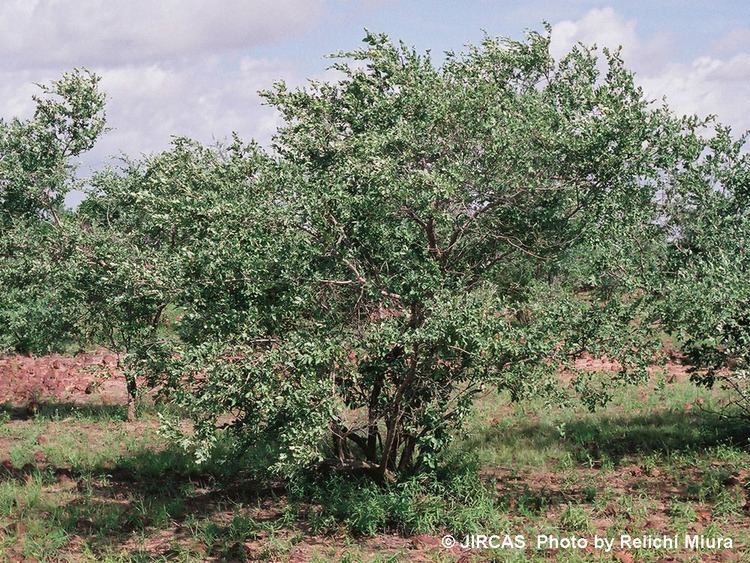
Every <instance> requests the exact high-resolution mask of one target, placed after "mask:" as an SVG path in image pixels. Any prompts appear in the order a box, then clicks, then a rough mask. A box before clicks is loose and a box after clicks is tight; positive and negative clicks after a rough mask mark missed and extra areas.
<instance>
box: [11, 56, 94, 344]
mask: <svg viewBox="0 0 750 563" xmlns="http://www.w3.org/2000/svg"><path fill="white" fill-rule="evenodd" d="M98 82H99V78H98V77H97V76H96V75H93V74H91V73H89V72H88V71H85V70H74V71H73V72H71V73H68V74H65V75H63V76H62V78H61V79H60V80H58V81H56V82H53V83H52V85H51V86H48V87H42V94H41V95H39V96H35V97H34V100H35V102H36V109H35V111H34V115H33V116H32V117H31V118H30V119H27V120H21V119H12V120H11V121H8V122H6V121H1V120H0V286H2V287H3V292H2V294H1V295H0V351H6V350H10V349H16V350H21V351H45V350H49V349H51V348H58V347H60V346H61V344H63V343H64V342H65V341H66V340H67V339H69V338H70V337H71V335H72V334H73V333H74V332H75V326H76V319H77V317H78V315H79V313H80V310H79V309H78V307H77V305H78V301H77V300H75V299H71V297H72V292H74V291H75V285H74V284H73V283H72V280H71V279H70V271H69V270H68V269H67V268H60V267H58V265H59V264H60V263H61V262H64V261H66V260H67V258H68V257H69V255H70V253H71V252H72V248H73V247H72V245H71V244H70V241H69V240H68V238H67V236H66V235H65V234H64V233H67V232H68V222H69V219H70V214H69V213H68V212H66V210H65V209H64V201H65V196H66V194H67V193H68V192H69V191H70V190H71V189H72V188H73V187H74V186H75V185H76V181H75V178H74V174H73V172H74V167H73V164H72V159H73V158H75V157H77V156H78V155H80V154H81V153H83V152H85V151H87V150H89V149H90V148H91V147H92V146H93V144H94V142H95V140H96V138H97V137H98V136H99V135H100V134H101V133H102V132H103V130H104V123H105V121H104V95H103V94H102V93H101V92H100V91H99V89H98Z"/></svg>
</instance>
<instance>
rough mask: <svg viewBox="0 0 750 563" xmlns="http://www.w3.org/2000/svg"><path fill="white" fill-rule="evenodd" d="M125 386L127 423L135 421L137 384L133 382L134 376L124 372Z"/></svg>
mask: <svg viewBox="0 0 750 563" xmlns="http://www.w3.org/2000/svg"><path fill="white" fill-rule="evenodd" d="M125 385H126V386H127V390H128V414H127V417H128V421H129V422H132V421H133V420H135V406H136V401H137V399H138V384H137V383H136V381H135V376H134V375H133V374H132V373H128V372H127V370H126V372H125Z"/></svg>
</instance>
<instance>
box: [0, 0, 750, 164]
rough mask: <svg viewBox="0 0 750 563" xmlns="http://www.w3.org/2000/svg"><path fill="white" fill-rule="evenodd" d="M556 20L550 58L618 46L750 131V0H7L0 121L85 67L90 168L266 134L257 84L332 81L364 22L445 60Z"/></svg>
mask: <svg viewBox="0 0 750 563" xmlns="http://www.w3.org/2000/svg"><path fill="white" fill-rule="evenodd" d="M545 20H546V21H548V22H550V24H552V26H553V34H552V36H553V44H552V50H553V54H557V55H559V54H562V53H564V52H565V50H566V49H568V48H569V47H570V46H571V45H572V44H574V43H575V42H577V41H582V42H584V43H592V42H596V43H598V44H599V45H603V44H606V45H609V46H617V45H620V44H621V45H622V46H623V55H624V58H625V60H626V62H627V63H628V65H629V66H630V67H631V68H633V69H634V70H635V71H636V73H637V77H638V81H639V82H640V83H641V85H642V86H643V87H644V89H645V90H646V92H647V93H648V94H649V96H651V97H653V98H655V99H658V98H661V97H662V96H666V97H667V99H668V100H669V102H670V104H671V105H672V106H673V107H674V108H675V109H676V110H677V111H679V112H684V113H699V114H707V113H715V114H718V116H719V117H720V119H721V120H723V121H724V122H726V123H729V124H730V125H732V126H733V127H734V128H735V130H745V129H749V128H750V112H749V111H748V99H750V2H739V1H724V2H722V1H714V2H708V1H706V2H698V1H677V0H661V1H658V0H652V1H641V0H638V1H618V2H593V1H587V0H579V1H572V0H571V1H556V2H542V1H535V0H526V1H523V2H520V1H506V2H493V1H489V0H471V1H470V0H464V1H455V2H448V1H432V2H430V1H426V0H419V1H416V0H414V1H406V0H402V1H398V0H363V1H360V2H357V1H354V0H161V1H159V0H127V1H124V0H3V1H2V2H0V116H2V117H6V118H7V117H10V116H14V115H19V116H25V115H28V114H29V112H30V111H31V110H32V107H33V106H32V103H31V95H32V94H33V93H34V92H35V91H36V86H34V83H38V82H46V81H48V80H51V79H53V78H55V77H56V76H59V74H60V72H62V71H64V70H66V69H69V68H72V67H74V66H87V67H89V68H91V69H93V70H95V71H96V72H98V73H99V74H101V76H102V86H103V88H104V90H105V91H106V92H107V93H108V96H109V103H108V122H109V125H110V127H111V128H112V130H111V131H110V132H109V133H108V134H107V135H106V136H105V137H104V138H103V139H102V141H101V142H100V143H99V145H98V146H97V147H96V148H95V149H94V150H93V151H92V153H91V154H90V155H88V156H87V157H86V158H85V159H84V167H89V168H90V167H92V166H93V167H98V166H101V165H102V164H103V163H105V162H107V161H108V158H109V157H110V156H112V155H117V154H118V153H123V152H124V153H127V154H130V155H133V156H137V155H138V154H139V153H144V152H151V151H157V150H160V149H163V148H165V147H166V146H167V145H168V144H169V141H170V136H171V135H187V136H190V137H193V138H196V139H198V140H200V141H203V142H212V141H213V140H215V139H224V138H226V137H227V136H228V135H229V134H230V133H231V132H232V131H237V132H238V133H239V134H240V135H241V136H242V137H244V138H247V139H249V138H251V137H252V138H256V139H258V140H260V141H261V142H264V143H265V142H268V140H269V139H270V136H271V135H272V134H273V131H274V130H275V128H276V126H277V125H278V124H279V118H278V116H277V115H276V114H275V113H274V112H273V111H272V110H271V109H270V108H267V107H264V106H262V104H261V100H260V98H259V97H258V95H257V90H258V89H260V88H265V87H268V86H270V85H271V83H272V82H273V81H274V80H277V79H285V80H287V81H288V82H289V83H291V84H293V85H301V84H304V82H305V80H306V79H307V78H326V77H327V76H330V75H329V74H327V73H326V70H325V69H326V66H327V65H328V64H329V63H330V61H327V60H326V59H325V58H324V55H326V54H328V53H331V52H334V51H337V50H346V49H351V48H355V47H357V46H358V45H359V42H360V40H361V38H362V36H363V29H364V28H368V29H370V30H373V31H384V32H387V33H389V34H390V35H391V36H392V37H394V38H399V39H403V40H404V41H405V42H406V43H408V44H410V45H414V46H416V47H417V48H418V49H420V50H426V49H430V50H431V51H432V52H433V53H434V54H436V55H438V54H439V53H441V52H442V51H445V50H449V49H452V50H460V49H461V48H462V46H463V45H464V44H466V43H467V42H476V41H478V40H479V39H481V37H482V35H483V32H487V33H488V34H490V35H498V36H509V37H516V38H518V37H521V36H522V34H523V32H524V30H525V29H529V28H533V29H541V22H542V21H545ZM435 58H439V57H438V56H436V57H435Z"/></svg>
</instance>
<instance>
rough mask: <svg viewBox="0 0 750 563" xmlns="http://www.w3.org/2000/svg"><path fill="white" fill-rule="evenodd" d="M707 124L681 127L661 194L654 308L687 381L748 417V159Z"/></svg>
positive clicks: (737, 141) (726, 133) (725, 133)
mask: <svg viewBox="0 0 750 563" xmlns="http://www.w3.org/2000/svg"><path fill="white" fill-rule="evenodd" d="M712 121H713V120H712V119H709V120H698V119H696V118H690V119H687V120H685V121H684V123H683V128H682V132H681V137H682V142H681V143H680V144H679V145H678V150H677V151H675V154H674V159H675V166H674V167H673V170H674V173H673V174H672V176H671V177H670V181H669V183H668V189H667V190H666V191H665V192H664V194H663V203H662V206H663V217H664V229H665V231H666V232H667V233H668V234H669V235H670V244H669V246H668V247H667V249H666V252H664V253H662V254H661V260H660V261H659V262H658V266H659V268H658V270H657V272H658V275H659V276H660V277H661V279H662V280H664V282H665V283H664V289H663V292H662V293H661V294H660V298H659V299H658V307H659V308H660V310H661V311H660V317H661V318H662V319H663V323H664V326H665V327H666V328H667V330H669V331H670V332H671V333H672V334H673V335H674V337H675V339H676V340H677V341H678V342H679V343H680V346H681V348H682V351H683V352H684V353H685V356H686V362H687V363H688V364H689V365H690V366H691V369H692V372H693V379H694V380H696V381H697V382H699V383H701V384H705V385H708V386H712V385H714V384H715V383H717V382H720V383H721V384H722V385H725V386H727V387H729V388H730V389H731V390H732V391H733V393H732V395H731V397H732V399H731V401H730V402H731V406H732V407H733V412H732V413H731V414H737V411H738V410H739V413H740V414H741V415H743V416H744V417H746V418H750V384H749V382H748V368H749V366H750V317H749V316H748V305H749V304H750V285H748V283H747V275H748V271H750V255H749V254H748V252H749V249H750V217H749V216H748V210H749V209H750V199H748V197H749V196H750V189H749V188H750V155H748V153H747V147H746V139H747V133H746V134H745V135H743V136H741V137H739V138H734V137H733V136H732V133H731V130H730V128H728V127H724V126H721V125H717V124H715V123H712ZM712 125H713V127H711V126H712Z"/></svg>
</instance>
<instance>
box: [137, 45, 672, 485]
mask: <svg viewBox="0 0 750 563" xmlns="http://www.w3.org/2000/svg"><path fill="white" fill-rule="evenodd" d="M366 43H367V45H366V47H365V48H364V49H362V50H360V51H355V52H352V53H344V54H342V55H341V57H342V59H343V61H342V62H339V63H337V64H336V65H334V68H336V69H337V70H338V71H339V72H340V73H341V79H340V80H339V81H337V82H329V83H315V82H313V83H311V84H310V86H309V88H308V89H305V90H297V91H290V90H288V89H287V88H286V86H285V85H284V84H278V85H277V86H276V88H275V89H274V90H273V91H270V92H267V93H266V94H265V95H266V97H267V99H268V101H269V103H271V104H273V105H274V106H276V107H277V108H278V109H279V110H280V112H281V113H282V115H283V116H284V118H285V121H286V125H285V126H284V127H282V128H281V129H280V131H279V133H278V135H277V137H276V140H275V145H274V151H275V157H274V158H273V159H269V160H266V161H264V162H262V163H261V165H260V167H259V168H258V172H257V174H256V175H255V176H252V177H250V178H248V180H247V181H246V182H245V183H244V184H243V188H242V190H239V189H237V188H236V187H235V188H229V187H227V188H225V189H234V190H236V191H235V192H232V193H233V194H235V197H236V199H234V200H231V201H229V200H226V199H224V200H221V201H216V202H206V203H208V204H209V206H208V207H207V208H204V209H203V210H202V214H203V216H211V217H215V218H216V220H215V221H214V222H212V223H211V229H208V230H206V231H205V232H204V233H202V234H203V236H202V237H201V238H200V239H198V238H196V239H195V240H194V241H193V243H192V244H191V246H190V248H189V252H188V251H186V254H185V258H187V259H183V260H182V265H181V266H178V269H179V270H180V271H181V272H182V273H181V274H177V277H180V276H183V277H182V278H181V279H183V280H184V282H186V285H185V289H184V291H183V292H182V293H181V295H180V296H179V297H178V299H177V301H176V303H177V307H178V308H179V309H180V310H181V311H184V317H183V318H184V322H181V323H180V327H179V328H178V331H179V332H180V334H181V335H182V336H183V337H182V338H181V339H180V341H179V342H176V343H173V344H170V345H168V346H159V345H156V344H155V345H154V346H153V348H152V349H151V350H150V351H149V353H148V354H147V357H148V359H149V360H150V361H151V362H152V365H154V366H157V367H158V370H160V371H161V372H162V373H167V374H169V375H168V378H167V381H168V382H169V383H171V385H172V387H170V389H171V391H170V396H171V397H172V398H173V399H174V400H176V401H178V402H179V403H180V404H182V405H183V406H184V407H185V408H186V409H187V410H188V411H189V412H191V413H192V415H193V418H194V421H195V422H196V434H195V436H194V441H193V444H194V445H197V446H198V448H199V450H198V451H199V456H201V455H202V456H205V455H207V451H208V449H210V445H211V443H212V440H213V439H214V438H213V436H214V435H215V428H216V424H217V420H218V418H219V417H220V416H225V415H228V416H229V417H230V419H231V422H230V423H229V425H230V427H231V428H232V429H233V430H234V431H236V432H237V434H238V435H239V436H240V437H241V438H242V439H244V440H245V441H247V443H248V445H251V446H252V445H258V444H266V445H269V444H270V445H271V447H272V448H274V449H275V452H276V454H275V457H276V462H275V464H274V465H273V468H274V470H276V471H277V472H279V473H281V474H285V475H292V474H294V473H295V472H297V471H298V470H299V469H300V468H305V467H309V466H310V465H311V464H316V463H320V462H325V463H329V464H333V465H336V466H339V467H343V468H348V469H352V470H357V471H362V472H364V473H366V474H369V475H371V476H374V477H376V478H378V479H380V480H391V479H393V478H394V477H395V476H396V475H401V476H406V475H408V474H410V473H414V472H417V471H424V470H426V469H430V468H432V467H434V466H435V464H436V460H437V456H438V454H439V452H440V451H441V450H443V449H444V448H445V446H446V445H447V444H448V443H449V442H450V440H451V437H452V436H453V434H454V431H455V429H456V428H458V427H460V425H461V422H462V420H463V419H464V417H465V415H466V414H467V412H468V411H469V410H470V407H471V404H472V402H473V400H474V398H475V397H476V396H477V395H478V394H479V393H480V392H481V391H482V390H483V389H485V388H486V387H487V386H495V387H499V388H502V389H509V390H510V391H511V393H512V394H513V397H514V398H522V397H524V396H528V395H534V394H539V393H543V392H545V391H547V390H549V388H551V387H552V385H553V383H554V380H555V372H556V370H557V368H558V366H559V365H561V364H564V363H565V362H567V360H568V359H569V358H570V357H572V356H574V355H575V354H577V353H580V352H581V351H582V350H584V349H588V350H591V351H592V352H593V353H597V354H609V355H610V356H611V357H612V358H615V359H618V360H619V361H620V362H621V364H622V366H623V373H622V374H621V375H622V376H633V377H634V376H635V375H637V373H641V374H642V373H644V370H643V369H642V368H643V367H644V366H645V363H646V361H647V359H650V356H651V349H650V348H649V347H648V346H644V345H642V344H643V342H644V341H645V340H646V339H647V337H648V336H649V334H650V333H651V332H652V331H651V327H650V324H649V319H648V318H646V319H643V318H639V317H638V315H639V313H641V312H642V299H639V298H638V295H637V294H635V293H634V287H633V285H632V284H630V283H629V281H630V280H629V279H627V280H624V281H623V280H621V279H619V278H613V277H612V276H609V275H608V272H598V271H597V270H596V269H595V268H593V267H592V263H593V262H592V260H590V259H589V258H588V256H589V254H596V253H595V252H594V251H595V250H597V249H598V250H599V256H600V257H601V256H604V255H607V253H611V252H613V248H612V244H611V242H607V241H610V240H611V238H612V236H613V235H614V232H613V230H614V229H615V228H620V229H622V231H623V233H624V234H626V235H627V236H628V237H631V239H629V240H633V239H635V237H637V236H640V235H641V234H642V231H641V230H640V229H639V228H637V227H635V226H632V227H631V223H635V224H636V225H638V224H644V223H645V224H650V223H649V220H651V221H653V219H654V218H655V215H654V213H655V209H654V206H653V205H652V204H651V203H652V200H653V194H654V191H655V190H656V189H658V185H659V182H660V181H661V178H662V173H661V168H660V166H661V165H662V147H664V146H665V145H666V143H668V142H669V139H670V137H669V136H666V135H665V134H664V132H665V131H667V130H669V128H670V127H671V126H672V122H673V118H672V117H671V115H670V114H669V112H668V111H666V110H664V109H651V108H650V106H649V103H648V102H647V101H646V100H645V98H644V97H643V94H642V92H641V91H640V90H639V89H638V88H637V87H636V86H634V84H633V78H632V75H631V74H630V73H629V72H628V71H626V70H625V68H624V67H623V64H622V61H621V60H620V58H619V56H618V55H617V54H616V53H609V52H605V57H604V61H603V62H604V63H605V65H606V71H605V72H603V73H600V72H599V70H598V69H599V66H598V64H599V63H600V62H601V61H600V58H599V57H598V56H597V53H596V52H595V51H592V50H588V49H585V48H583V47H578V48H576V49H574V50H573V51H572V52H571V53H570V54H569V55H568V56H566V57H564V58H563V59H562V60H561V61H559V62H555V61H553V60H552V59H551V58H550V56H549V52H548V46H549V37H548V36H545V35H539V34H535V33H531V34H529V36H528V39H527V41H526V42H515V41H509V40H495V39H490V38H487V39H486V40H485V41H484V42H483V43H482V45H480V46H479V47H472V48H469V50H468V51H467V52H466V53H464V54H461V55H456V54H450V55H449V56H448V57H447V59H446V61H445V62H444V63H443V64H442V65H441V66H436V65H434V64H433V63H432V61H431V60H430V58H429V57H428V56H424V55H419V54H418V53H416V52H414V51H412V50H410V49H407V48H406V47H405V46H403V45H401V46H396V45H393V44H392V43H390V42H389V41H388V39H387V38H386V37H384V36H380V35H373V34H369V35H368V36H367V37H366ZM347 60H348V61H349V62H346V61H347ZM648 146H654V147H656V149H655V150H645V149H644V147H648ZM199 154H200V151H199V150H197V149H195V150H194V151H193V155H192V156H190V155H188V154H187V153H186V154H185V158H187V159H189V160H195V159H199V158H200V156H199ZM218 154H219V153H217V155H218ZM222 158H223V160H222V159H219V160H218V161H217V163H216V164H215V166H214V167H213V168H209V169H210V170H213V171H214V172H206V173H207V174H210V175H211V177H212V178H214V179H216V181H217V182H220V183H221V182H223V183H224V184H225V185H226V186H230V185H231V184H232V183H236V181H237V180H236V179H230V178H228V177H227V176H226V172H225V168H226V166H227V164H226V162H229V161H231V159H230V158H229V157H227V156H223V157H222ZM222 178H225V179H224V180H222ZM177 181H179V180H176V179H173V180H170V182H177ZM207 185H209V186H210V185H212V182H208V183H207ZM212 189H213V188H209V191H211V190H212ZM179 205H182V206H184V207H185V208H186V209H189V208H191V206H192V205H193V202H192V200H191V201H187V200H183V201H182V203H180V204H179ZM644 217H645V218H646V221H645V222H644ZM200 220H201V219H200V217H199V218H198V221H199V222H200ZM639 221H640V223H638V222H639ZM628 228H630V229H631V230H630V231H628V230H627V229H628ZM584 258H585V259H584ZM574 264H575V266H574ZM188 281H189V282H190V287H189V289H188V285H187V282H188ZM626 282H628V283H626ZM586 284H588V286H586ZM582 292H583V293H582ZM623 296H626V297H628V298H623ZM196 328H197V330H196ZM636 368H637V369H636ZM625 378H626V379H627V377H625ZM578 387H579V389H580V391H581V393H582V394H583V395H584V397H585V398H586V399H587V400H588V401H589V403H590V404H592V405H595V404H600V403H602V402H603V401H605V400H606V395H607V389H606V386H598V387H597V386H591V385H588V384H587V382H586V380H585V379H584V378H580V380H579V384H578Z"/></svg>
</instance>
